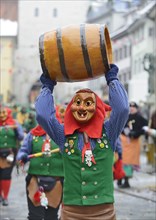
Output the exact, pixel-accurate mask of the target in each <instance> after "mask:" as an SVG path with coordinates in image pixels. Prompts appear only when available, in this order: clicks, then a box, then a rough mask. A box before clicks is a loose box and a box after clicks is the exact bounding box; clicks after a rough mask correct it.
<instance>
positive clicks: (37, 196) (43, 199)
mask: <svg viewBox="0 0 156 220" xmlns="http://www.w3.org/2000/svg"><path fill="white" fill-rule="evenodd" d="M54 149H58V150H59V148H58V146H57V145H56V144H55V143H54V141H53V140H52V139H51V138H50V137H49V136H48V135H47V134H46V132H45V131H44V130H43V129H42V128H41V126H39V125H37V126H36V127H35V128H33V129H32V130H31V131H30V132H29V133H28V134H27V135H26V137H25V139H24V141H23V144H22V146H21V148H20V149H19V151H18V154H17V158H16V159H17V161H22V162H23V163H26V162H27V161H29V162H27V163H30V164H29V168H28V171H27V173H28V174H27V176H26V194H27V203H28V211H29V213H28V219H29V220H42V219H44V220H51V219H53V220H58V209H59V206H60V203H61V200H62V183H63V161H62V155H61V154H60V152H59V151H58V152H56V153H52V154H51V153H50V152H51V150H54ZM39 152H42V156H40V157H32V158H31V157H30V155H37V154H38V153H39Z"/></svg>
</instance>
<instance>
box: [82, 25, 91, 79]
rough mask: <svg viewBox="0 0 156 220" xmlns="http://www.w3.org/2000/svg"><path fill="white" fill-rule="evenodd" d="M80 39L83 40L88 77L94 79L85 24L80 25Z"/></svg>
mask: <svg viewBox="0 0 156 220" xmlns="http://www.w3.org/2000/svg"><path fill="white" fill-rule="evenodd" d="M80 38H81V47H82V52H83V58H84V62H85V66H86V70H87V73H88V76H89V77H91V78H93V72H92V67H91V64H90V59H89V54H88V49H87V43H86V36H85V24H81V25H80Z"/></svg>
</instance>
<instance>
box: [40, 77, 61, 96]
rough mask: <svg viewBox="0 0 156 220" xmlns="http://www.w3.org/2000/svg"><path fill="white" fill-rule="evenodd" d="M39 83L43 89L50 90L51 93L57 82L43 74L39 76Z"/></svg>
mask: <svg viewBox="0 0 156 220" xmlns="http://www.w3.org/2000/svg"><path fill="white" fill-rule="evenodd" d="M40 81H41V83H42V84H43V88H44V87H47V88H49V89H50V91H51V92H53V89H54V86H55V85H56V84H57V82H56V81H55V80H52V79H50V78H49V77H48V76H47V75H45V74H44V73H43V74H42V75H41V77H40Z"/></svg>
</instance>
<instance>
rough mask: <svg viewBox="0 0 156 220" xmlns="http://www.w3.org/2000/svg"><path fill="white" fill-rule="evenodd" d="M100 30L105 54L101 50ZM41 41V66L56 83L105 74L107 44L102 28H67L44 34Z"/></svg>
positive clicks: (108, 60)
mask: <svg viewBox="0 0 156 220" xmlns="http://www.w3.org/2000/svg"><path fill="white" fill-rule="evenodd" d="M100 28H102V29H101V31H102V32H103V38H104V39H103V41H104V42H103V44H104V45H103V47H104V48H103V49H104V51H105V52H106V54H105V53H103V52H102V50H101V42H100V40H101V33H100ZM43 41H44V42H43V48H42V53H43V60H42V62H44V63H45V66H46V69H47V71H48V74H49V76H50V78H51V79H53V80H56V81H58V82H76V81H84V80H89V79H94V78H97V77H100V76H102V75H104V74H105V73H106V72H107V71H108V69H109V64H110V63H112V59H113V57H112V47H111V40H110V37H109V32H108V29H107V27H106V26H105V27H104V26H103V27H102V26H101V25H99V24H86V25H84V26H83V27H82V26H80V25H70V26H66V27H64V28H61V29H60V30H57V29H56V30H53V31H50V32H47V33H45V34H44V39H43ZM102 53H103V54H104V55H103V54H102ZM60 57H61V59H60ZM61 65H62V66H61Z"/></svg>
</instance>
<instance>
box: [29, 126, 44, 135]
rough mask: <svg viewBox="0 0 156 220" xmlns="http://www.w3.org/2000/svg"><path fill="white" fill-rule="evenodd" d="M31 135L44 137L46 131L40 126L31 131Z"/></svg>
mask: <svg viewBox="0 0 156 220" xmlns="http://www.w3.org/2000/svg"><path fill="white" fill-rule="evenodd" d="M30 133H31V134H32V135H34V136H43V135H45V134H46V132H45V130H43V128H42V127H41V126H40V125H37V126H36V127H35V128H33V129H31V130H30Z"/></svg>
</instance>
